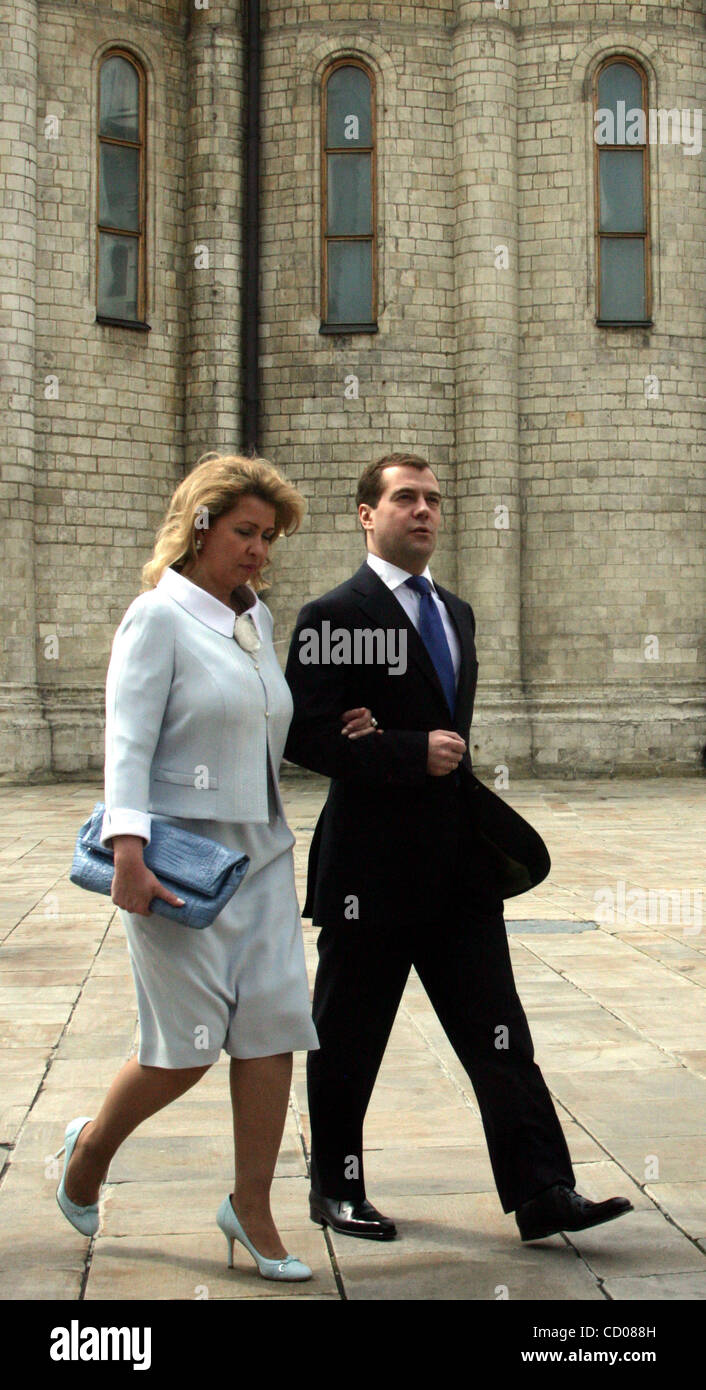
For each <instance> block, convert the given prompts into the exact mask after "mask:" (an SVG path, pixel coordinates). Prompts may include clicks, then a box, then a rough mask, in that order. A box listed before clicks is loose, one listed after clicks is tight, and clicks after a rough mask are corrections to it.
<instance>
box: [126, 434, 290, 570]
mask: <svg viewBox="0 0 706 1390" xmlns="http://www.w3.org/2000/svg"><path fill="white" fill-rule="evenodd" d="M243 497H259V498H260V499H261V501H263V502H268V503H269V504H270V505H271V506H272V507H274V509H275V534H274V540H276V539H277V537H278V536H281V535H282V533H283V532H284V534H285V535H287V536H290V535H292V533H293V532H294V531H296V530H297V527H298V526H299V525H300V524H301V519H302V516H303V515H304V505H305V504H304V498H303V497H302V495H301V493H300V492H297V489H296V488H295V487H294V486H293V485H292V484H291V483H288V482H287V480H286V479H285V478H283V477H282V475H281V473H278V472H277V469H276V468H273V466H272V464H271V463H268V462H267V459H261V458H244V457H243V455H242V454H217V453H213V452H212V453H208V454H202V456H201V458H200V459H199V460H198V462H197V464H196V466H195V468H193V469H192V471H191V473H189V474H188V475H187V477H186V478H184V479H183V481H182V482H181V483H180V484H179V486H178V488H177V489H176V492H175V493H174V494H173V496H172V499H171V502H170V503H169V506H168V508H167V514H166V516H165V518H164V521H163V522H162V525H161V526H160V528H159V530H158V532H157V536H156V539H155V545H154V550H153V552H152V558H151V559H150V560H148V561H147V564H146V565H144V567H143V570H142V589H143V591H144V590H145V589H153V588H154V587H155V586H156V585H157V584H158V583H159V581H160V579H161V577H162V575H163V573H164V571H165V569H167V568H168V566H170V565H171V566H173V567H174V568H175V569H181V568H182V566H183V565H185V564H186V562H187V560H196V559H197V557H198V552H197V550H196V535H197V533H198V530H199V529H201V528H200V527H199V526H197V522H198V521H199V520H200V519H201V518H204V521H202V527H203V529H206V528H207V527H208V523H209V521H210V520H212V519H213V520H215V518H216V517H218V516H221V515H222V513H223V512H228V511H230V510H231V508H232V507H235V506H237V505H238V502H239V501H240V500H241V498H243ZM269 563H270V562H269V560H266V561H265V564H264V565H263V567H262V568H263V569H264V568H265V566H266V565H269ZM261 573H262V571H258V573H257V574H256V575H255V576H254V578H253V579H252V581H251V583H252V585H253V588H255V589H262V588H266V587H267V584H266V581H263V579H262V578H261Z"/></svg>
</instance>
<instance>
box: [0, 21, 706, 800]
mask: <svg viewBox="0 0 706 1390" xmlns="http://www.w3.org/2000/svg"><path fill="white" fill-rule="evenodd" d="M262 11H263V54H264V59H263V73H262V93H263V109H262V189H261V193H262V272H261V304H262V334H261V349H262V355H261V363H260V385H261V392H262V414H261V419H262V430H261V438H260V441H259V444H260V450H261V452H262V453H263V454H265V455H266V456H267V457H270V458H271V459H272V461H273V462H274V463H275V464H276V465H278V466H280V467H281V468H282V469H283V470H284V471H285V472H286V473H287V475H288V476H289V477H290V478H291V479H292V481H294V482H295V483H297V484H298V485H300V486H301V488H302V490H303V491H304V493H305V495H306V497H307V502H308V514H307V519H306V522H305V525H304V527H303V529H302V531H301V532H300V534H299V535H297V536H296V537H294V538H291V539H289V540H286V541H285V540H283V541H281V542H280V545H279V547H278V548H277V549H276V550H275V552H274V564H273V571H272V572H273V576H274V584H273V587H272V590H271V593H270V596H269V599H268V601H269V602H270V604H271V606H272V608H273V611H274V614H275V620H276V624H277V637H278V643H279V651H280V653H281V655H282V657H284V655H285V652H286V647H287V643H288V637H289V632H290V629H291V625H292V623H293V620H294V617H295V614H296V612H297V610H298V608H299V607H300V605H301V604H302V603H303V602H304V601H305V600H306V599H307V598H308V597H310V596H311V595H312V594H317V593H321V592H323V591H324V590H325V589H327V588H329V587H331V586H332V585H334V584H336V583H338V582H340V581H341V580H342V579H344V578H345V577H346V576H347V575H348V574H349V573H350V572H351V571H352V570H353V569H354V568H355V567H356V566H357V564H358V563H359V562H360V561H361V560H362V559H363V558H364V549H363V544H362V538H361V534H360V532H359V530H358V526H357V520H356V517H355V514H354V507H353V495H354V491H355V483H356V480H357V477H358V475H359V473H360V471H361V469H362V467H363V465H364V464H365V463H367V462H368V461H369V460H370V459H371V458H374V457H377V456H378V455H379V454H380V453H381V452H382V451H383V450H389V449H398V448H410V449H414V450H415V451H417V452H421V453H425V454H426V455H427V456H428V457H429V459H430V461H431V462H432V465H433V466H434V467H435V469H436V470H437V472H438V475H439V477H440V480H441V482H442V485H443V488H444V492H445V495H446V499H447V500H446V524H445V530H444V535H443V539H442V541H441V544H440V546H439V550H438V552H437V555H436V557H435V562H434V573H435V574H436V575H437V576H438V577H439V579H440V580H441V581H442V582H444V583H447V584H449V585H450V586H451V587H454V588H456V589H457V591H458V592H459V593H461V594H462V595H463V596H464V597H465V598H467V599H468V600H469V601H470V602H471V603H472V604H473V607H474V609H475V612H476V617H477V623H478V650H479V658H480V683H479V691H478V698H477V702H476V718H475V722H474V740H473V752H474V758H475V760H476V764H477V766H478V767H479V768H481V769H483V770H485V771H486V773H487V772H488V771H491V773H492V770H493V769H494V768H496V767H497V766H498V765H504V766H506V767H507V768H508V769H509V775H510V777H511V776H512V775H513V773H515V774H517V773H519V772H521V771H526V770H527V769H528V768H534V769H536V770H538V771H542V772H546V771H551V770H556V771H558V772H560V773H562V774H566V775H570V774H571V773H572V772H573V771H581V772H586V771H588V772H590V771H595V772H605V771H606V770H611V769H619V768H620V769H632V770H635V771H648V770H659V769H661V768H669V769H670V770H675V769H683V770H690V769H691V770H696V768H697V767H698V758H699V752H700V748H701V745H702V744H703V742H704V699H703V675H704V666H705V665H706V662H705V660H704V656H705V653H704V641H703V617H702V615H703V609H704V597H705V594H704V574H705V567H704V560H703V525H702V512H703V479H704V469H703V456H704V446H703V434H704V431H703V425H704V392H703V381H704V365H705V364H704V356H705V353H706V347H705V342H706V335H705V329H706V323H705V316H706V295H705V294H704V290H705V289H706V285H705V283H704V281H705V279H706V244H705V243H706V215H705V214H706V206H705V204H706V178H705V175H704V156H703V154H702V155H701V156H696V157H689V156H686V155H685V153H684V151H683V150H682V149H681V148H679V147H676V146H656V147H654V148H653V149H652V151H651V183H652V236H653V280H654V308H653V319H654V326H653V327H652V328H650V329H624V330H618V329H605V328H598V327H597V326H596V324H595V272H594V251H593V217H594V202H593V199H594V193H593V173H592V114H591V80H592V76H593V73H594V70H595V67H596V65H597V64H598V63H599V62H600V61H601V59H602V58H603V57H604V56H606V55H607V54H609V53H611V52H627V53H631V54H633V55H634V56H635V57H636V58H638V59H639V60H640V61H641V62H642V63H643V64H644V66H645V69H646V71H647V74H648V77H649V82H650V90H649V99H650V104H652V105H655V106H667V107H668V106H677V107H689V108H690V109H693V108H694V107H700V108H703V107H704V106H706V65H705V63H704V29H703V5H702V4H696V3H691V4H690V5H689V4H681V3H679V4H676V3H666V4H665V3H663V0H655V3H644V4H641V5H630V4H607V3H606V4H590V3H583V0H582V3H581V4H571V3H557V4H549V3H546V0H523V4H522V5H521V6H520V5H517V4H515V3H513V0H509V3H508V6H507V8H503V7H502V5H496V4H495V3H494V0H468V3H467V2H466V0H456V3H452V2H451V0H440V3H428V4H400V5H397V4H389V3H387V0H385V3H375V2H373V3H368V0H365V2H364V0H360V3H349V4H348V3H347V4H338V3H336V4H334V3H332V4H319V3H315V4H310V5H301V4H298V5H292V4H287V3H283V0H268V2H267V3H264V4H263V6H262ZM242 28H243V5H242V3H239V0H210V4H209V5H208V7H207V8H199V9H198V10H197V9H196V7H195V4H194V0H122V2H121V3H120V4H111V5H110V6H108V5H104V4H94V3H89V0H85V3H70V0H52V3H51V4H44V3H43V0H39V3H37V0H15V3H14V5H13V16H12V21H11V22H10V21H8V20H6V19H5V18H4V17H3V18H2V19H1V20H0V47H1V56H0V62H1V63H2V64H3V68H2V71H1V72H0V78H2V91H3V94H6V95H3V98H2V105H1V109H0V156H1V157H2V161H3V173H4V176H5V187H4V193H3V196H2V198H1V199H0V258H1V259H0V266H1V268H2V273H3V279H4V278H5V276H6V277H7V285H5V284H3V288H7V289H8V290H9V293H8V295H7V297H6V299H5V302H4V310H3V313H4V318H3V321H2V325H1V327H2V334H3V340H4V344H7V345H8V350H7V352H6V355H5V362H4V364H3V367H2V373H3V375H2V379H1V384H2V407H3V408H2V411H0V433H1V434H2V438H1V439H0V449H1V450H2V462H3V477H2V483H1V484H0V508H1V509H2V515H3V527H4V538H5V540H6V542H7V545H6V554H7V560H6V565H5V568H4V573H3V580H2V585H3V590H2V593H3V628H2V636H3V667H2V672H1V674H0V776H4V777H10V778H12V777H28V776H29V777H31V776H46V775H49V774H51V773H54V774H56V775H67V776H69V775H74V774H76V773H78V774H82V773H84V772H85V770H86V769H87V768H94V769H95V770H98V769H99V768H100V766H101V763H102V746H101V745H102V703H103V684H104V679H105V670H106V665H107V660H108V653H109V648H110V642H111V639H112V635H113V632H114V630H115V627H116V625H117V622H118V621H119V619H120V617H121V615H122V613H123V612H124V610H125V608H126V606H127V604H128V603H129V602H130V600H131V599H132V598H133V596H134V595H135V593H136V592H137V591H138V589H139V574H140V569H141V566H142V564H143V563H144V560H145V559H146V558H147V556H148V554H149V552H150V550H151V547H152V543H153V539H154V532H155V529H156V526H157V524H158V522H159V520H160V519H161V516H162V514H163V510H164V506H165V503H166V501H167V499H168V497H169V496H170V494H171V492H172V490H173V488H174V486H175V484H176V482H177V481H178V480H179V478H180V477H181V476H182V474H183V472H184V470H185V469H186V468H188V467H191V466H192V465H193V464H194V462H195V461H196V459H197V457H198V455H199V454H200V453H202V452H203V451H205V450H206V449H209V448H219V449H224V448H238V447H240V445H241V443H242V441H241V438H240V412H241V402H242V382H241V375H242V372H241V367H242V364H241V350H240V332H241V310H240V304H241V289H242V269H241V236H242V220H243V119H244V75H243V55H244V35H243V32H242ZM113 44H118V45H121V46H125V47H128V48H130V49H131V50H132V52H133V53H135V55H136V56H137V57H138V58H139V59H140V60H141V61H142V63H143V64H144V67H145V70H146V73H147V84H148V147H147V148H148V189H149V192H148V205H147V212H148V222H147V245H148V285H149V302H148V312H147V319H148V322H149V323H150V325H151V331H150V332H149V333H146V332H139V331H135V330H130V329H124V328H118V327H115V326H106V325H99V324H96V322H95V250H96V246H95V220H94V207H95V194H96V169H95V147H96V89H97V69H98V63H99V60H100V56H101V54H102V53H103V52H105V50H106V48H108V47H109V46H111V45H113ZM346 54H348V55H357V56H358V57H360V58H362V59H363V60H364V61H365V62H366V63H367V64H368V65H369V67H370V69H371V71H372V73H373V75H374V80H375V100H376V118H377V136H378V248H377V250H378V257H379V284H380V306H379V307H380V312H379V331H378V333H376V334H348V335H346V334H336V335H323V334H321V333H320V332H319V325H320V317H321V315H320V308H321V306H320V269H319V266H320V252H321V248H320V244H319V206H320V150H319V143H320V142H319V111H320V96H321V81H322V77H323V74H324V73H325V71H326V68H327V65H328V64H329V63H330V62H331V61H333V59H334V58H336V57H339V56H344V55H346ZM47 115H54V116H56V117H57V118H58V122H59V124H58V131H57V135H56V138H53V139H49V138H47V135H46V129H45V118H46V116H47ZM203 247H206V248H207V253H208V254H207V258H206V264H204V263H203V256H201V262H202V263H201V264H200V265H197V248H203ZM502 248H505V252H506V255H505V259H504V260H502V258H501V260H500V261H498V250H499V249H501V250H502ZM648 376H654V377H656V378H657V379H658V383H659V387H658V395H657V396H656V397H655V398H654V399H653V398H651V397H650V396H649V395H648V394H647V393H646V390H645V379H646V378H647V377H648ZM351 377H356V378H357V382H358V395H357V398H353V399H349V398H347V397H346V395H345V386H346V380H347V379H349V380H350V378H351ZM499 508H506V509H507V517H506V520H507V525H503V524H500V525H498V509H499ZM655 638H656V639H657V643H656V644H655V642H654V640H653V639H655ZM655 655H656V657H657V658H658V659H656V660H655V659H651V658H652V657H653V656H655Z"/></svg>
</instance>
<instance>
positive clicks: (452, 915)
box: [307, 896, 575, 1212]
mask: <svg viewBox="0 0 706 1390" xmlns="http://www.w3.org/2000/svg"><path fill="white" fill-rule="evenodd" d="M444 906H445V909H446V910H444V911H443V912H442V913H441V914H439V915H438V916H435V918H434V919H433V920H429V921H427V922H424V923H421V924H416V925H415V924H411V925H410V924H408V923H406V922H404V921H396V922H394V923H392V922H391V924H390V928H389V929H388V930H386V931H384V932H380V931H377V930H376V931H375V932H373V931H372V930H371V929H370V928H366V927H364V926H359V925H358V924H357V923H356V922H354V921H353V922H350V923H349V924H348V925H347V926H346V927H343V926H341V925H336V926H335V927H330V928H329V927H326V926H323V927H322V929H321V932H320V935H319V940H318V950H319V966H318V970H317V976H316V986H315V991H314V1005H313V1017H314V1022H315V1024H316V1029H317V1032H318V1035H319V1044H320V1048H319V1051H318V1052H314V1053H310V1054H309V1058H308V1063H307V1078H308V1092H309V1113H310V1119H311V1133H312V1153H311V1180H312V1188H313V1190H314V1191H316V1192H318V1193H320V1194H322V1195H324V1196H327V1197H333V1198H336V1199H338V1200H343V1199H351V1200H357V1199H359V1198H361V1197H363V1196H364V1195H365V1178H364V1168H363V1122H364V1118H365V1113H366V1110H367V1107H368V1102H369V1100H370V1096H371V1094H372V1090H373V1086H374V1084H375V1078H376V1076H377V1073H378V1070H379V1067H380V1063H381V1061H382V1057H383V1054H384V1051H385V1047H386V1044H387V1040H388V1037H389V1034H390V1031H391V1028H392V1025H393V1023H394V1019H395V1015H396V1013H397V1009H398V1007H399V1003H400V1000H401V998H402V993H403V990H404V987H405V983H406V980H407V977H408V975H409V971H410V969H411V967H412V966H414V968H415V970H416V971H417V974H418V975H419V978H420V980H421V982H422V985H423V986H424V989H425V990H426V992H427V995H428V997H429V999H430V1001H431V1004H432V1006H433V1008H434V1010H435V1012H436V1015H437V1017H438V1019H439V1021H440V1023H441V1024H442V1027H443V1029H444V1031H445V1033H446V1036H447V1038H448V1039H449V1042H450V1043H451V1045H452V1047H453V1048H454V1051H455V1052H456V1054H457V1056H458V1057H459V1059H460V1061H461V1063H462V1065H463V1066H464V1067H465V1069H466V1071H467V1073H468V1075H469V1077H470V1080H471V1083H472V1086H473V1089H474V1091H475V1095H476V1098H477V1100H478V1105H479V1109H480V1113H481V1118H482V1122H483V1127H484V1130H485V1136H486V1139H487V1143H488V1151H489V1155H490V1161H491V1165H492V1169H493V1174H494V1178H495V1183H496V1186H497V1190H498V1195H499V1197H500V1201H501V1203H502V1206H503V1210H504V1211H505V1212H510V1211H514V1210H515V1209H516V1208H517V1207H518V1206H520V1205H521V1203H522V1202H525V1201H528V1200H529V1199H530V1198H531V1197H534V1196H536V1195H537V1194H538V1193H539V1192H541V1191H543V1190H544V1189H545V1188H547V1187H550V1186H551V1185H552V1184H553V1183H556V1182H565V1183H568V1185H569V1186H570V1187H573V1186H574V1182H575V1180H574V1173H573V1169H572V1166H571V1159H570V1157H569V1152H568V1148H567V1145H566V1140H565V1138H564V1134H563V1131H562V1128H561V1125H560V1124H559V1120H558V1118H557V1114H556V1111H555V1109H554V1105H553V1103H552V1099H551V1096H550V1095H549V1091H548V1089H547V1086H546V1083H545V1081H544V1079H543V1077H542V1074H541V1072H540V1070H539V1068H538V1066H537V1065H536V1063H535V1061H534V1049H533V1045H532V1038H531V1036H530V1031H529V1027H528V1024H527V1019H526V1017H525V1013H524V1010H523V1008H522V1005H521V1003H520V1000H519V997H518V994H517V990H516V988H515V981H514V977H513V972H512V965H511V962H510V952H509V948H508V942H507V935H506V930H505V923H504V919H503V914H502V910H497V906H496V907H495V908H494V909H493V910H487V906H486V903H485V902H482V901H480V902H477V903H475V904H474V901H473V898H472V896H470V897H468V898H467V899H466V901H465V903H464V904H463V905H462V906H461V905H459V904H458V902H457V904H456V908H455V910H454V911H449V910H448V908H447V905H446V904H445V905H444ZM500 909H502V903H500Z"/></svg>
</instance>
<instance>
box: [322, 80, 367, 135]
mask: <svg viewBox="0 0 706 1390" xmlns="http://www.w3.org/2000/svg"><path fill="white" fill-rule="evenodd" d="M326 102H327V120H326V144H327V145H328V146H329V147H330V146H332V145H333V146H337V145H342V146H343V147H344V148H345V149H348V148H349V147H350V146H353V147H355V146H356V145H372V143H373V136H372V122H371V116H370V78H369V77H368V74H367V72H364V71H363V69H362V68H354V67H350V68H336V69H335V70H334V72H332V73H331V76H330V77H329V80H328V82H327V84H326Z"/></svg>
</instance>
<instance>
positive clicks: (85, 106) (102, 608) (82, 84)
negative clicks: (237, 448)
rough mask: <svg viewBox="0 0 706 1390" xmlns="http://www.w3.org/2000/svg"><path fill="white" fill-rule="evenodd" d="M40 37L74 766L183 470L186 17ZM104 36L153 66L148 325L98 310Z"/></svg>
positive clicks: (42, 554) (51, 594)
mask: <svg viewBox="0 0 706 1390" xmlns="http://www.w3.org/2000/svg"><path fill="white" fill-rule="evenodd" d="M40 34H41V42H40V61H39V122H40V135H39V175H38V177H39V190H38V231H37V244H38V251H37V332H36V369H35V390H36V408H37V474H38V476H37V486H36V491H35V582H36V595H37V625H38V631H37V639H38V640H37V652H38V655H37V663H38V669H39V683H40V687H41V690H42V696H43V702H44V708H45V715H46V718H47V721H48V723H49V725H50V728H51V731H52V744H53V749H52V763H53V767H54V769H55V770H56V771H57V772H68V771H79V770H81V769H82V768H85V767H87V766H91V765H93V766H95V765H96V763H97V762H100V742H101V726H102V705H103V684H104V680H105V670H106V665H107V659H108V655H109V651H110V643H111V641H112V636H113V633H114V630H115V627H116V626H117V623H118V622H119V620H120V618H121V616H122V614H123V612H124V611H125V608H126V607H127V605H128V604H129V603H130V602H131V600H132V598H134V596H135V594H136V593H137V592H138V591H139V587H140V583H139V572H140V568H141V566H142V564H143V563H144V561H145V559H146V558H147V557H148V555H149V553H150V550H151V547H152V544H153V539H154V532H155V529H156V526H157V524H158V521H159V519H160V518H161V514H162V512H163V508H164V503H165V501H166V499H167V498H168V497H169V496H170V494H171V492H172V490H173V488H174V485H175V483H176V482H177V481H178V478H179V477H180V476H181V473H182V471H183V447H184V444H183V380H182V376H183V341H182V340H183V334H184V330H185V326H186V307H187V299H186V295H185V275H184V234H185V218H184V209H185V192H186V184H185V174H186V167H185V148H184V144H185V123H184V110H185V100H186V62H185V56H186V55H185V27H184V22H183V17H182V15H181V13H179V11H178V9H177V7H176V6H174V5H170V6H165V5H162V4H159V3H156V2H155V3H153V4H150V5H145V4H141V3H138V0H135V2H134V3H132V4H125V5H124V6H122V7H112V9H111V8H109V7H102V6H98V7H97V6H95V5H93V4H79V5H73V4H71V5H69V4H63V3H62V4H52V6H51V7H48V8H47V10H46V11H44V12H43V14H42V16H41V19H40ZM113 45H119V46H121V47H126V48H128V49H129V50H130V51H131V52H132V53H133V54H134V55H135V56H136V57H137V58H138V59H139V60H140V61H141V63H142V64H143V67H144V69H145V72H146V77H147V125H148V142H147V184H148V199H147V229H146V235H147V285H148V300H147V321H148V322H149V324H150V325H151V331H150V332H149V333H147V332H143V331H140V330H136V329H132V328H120V327H116V326H113V325H105V324H99V323H96V321H95V317H96V284H95V278H96V271H95V266H96V231H95V214H94V209H95V206H96V154H95V150H96V128H97V83H98V65H99V60H100V58H101V56H102V55H103V54H104V53H105V51H106V50H107V49H109V48H110V47H112V46H113ZM46 115H55V116H57V117H58V119H59V127H58V135H57V137H56V138H54V139H46V138H44V135H43V119H44V117H45V116H46ZM48 378H55V380H56V385H55V387H54V388H53V389H54V390H56V391H58V396H56V397H54V396H53V395H51V394H49V395H47V385H46V383H47V380H48ZM48 389H49V391H50V392H51V390H52V387H51V384H49V388H48ZM52 638H54V639H55V640H54V641H52V640H51V639H52ZM45 652H47V653H48V655H45ZM81 709H85V710H86V711H87V714H88V718H87V719H85V720H84V721H82V722H83V724H84V731H83V733H82V734H81V735H79V734H78V730H77V724H79V721H80V711H81Z"/></svg>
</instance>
